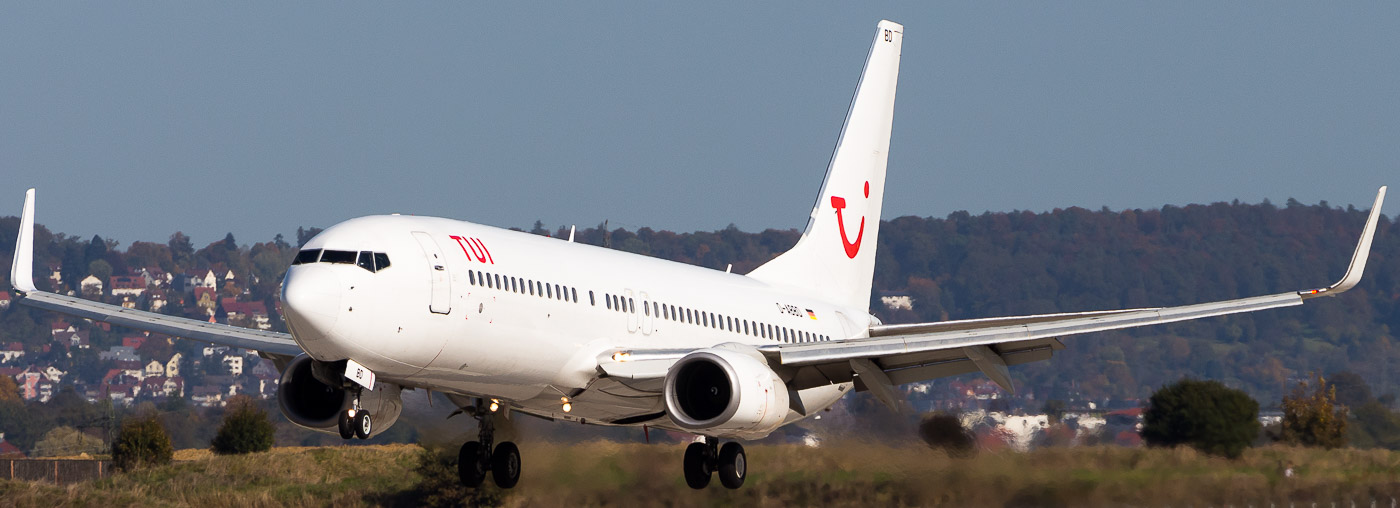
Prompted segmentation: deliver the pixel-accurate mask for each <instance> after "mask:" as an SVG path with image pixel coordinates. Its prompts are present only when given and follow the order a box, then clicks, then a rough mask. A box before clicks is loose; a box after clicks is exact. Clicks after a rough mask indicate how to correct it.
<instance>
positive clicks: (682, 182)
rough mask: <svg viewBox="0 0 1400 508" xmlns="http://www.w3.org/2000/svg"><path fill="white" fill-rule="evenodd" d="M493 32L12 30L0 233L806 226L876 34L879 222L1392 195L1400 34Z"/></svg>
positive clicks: (242, 22) (202, 26)
mask: <svg viewBox="0 0 1400 508" xmlns="http://www.w3.org/2000/svg"><path fill="white" fill-rule="evenodd" d="M500 3H502V4H505V3H506V2H500ZM495 4H496V3H481V4H476V3H446V2H419V3H411V4H400V3H385V2H370V3H363V2H336V3H331V2H304V3H284V2H273V3H265V2H247V3H235V4H206V3H171V2H160V3H144V2H120V3H119V2H90V3H80V2H30V3H18V2H11V3H7V4H5V5H4V6H3V7H0V182H2V183H0V214H4V215H9V214H16V213H17V212H18V211H19V207H20V202H21V200H22V196H23V189H25V188H27V187H31V186H35V187H38V188H39V201H38V205H39V212H38V215H39V217H38V219H39V222H41V223H43V224H46V225H48V226H50V227H51V228H52V229H55V230H57V231H61V232H66V233H69V234H77V235H84V236H86V235H91V234H94V233H96V234H102V235H104V236H105V237H113V238H116V239H118V240H121V241H122V242H123V244H124V245H125V244H129V243H130V242H131V241H133V240H148V241H150V240H154V241H164V240H165V239H167V238H168V237H169V235H170V233H172V232H174V231H176V230H182V231H184V232H186V233H187V234H190V235H191V236H192V237H193V238H194V240H195V243H196V244H197V245H203V244H206V243H209V242H212V241H215V240H218V239H220V238H222V237H223V235H224V233H225V232H230V231H231V232H233V233H234V235H235V236H236V237H237V238H238V239H239V240H240V242H243V243H248V242H252V241H261V240H266V239H270V238H271V237H272V236H273V235H274V234H277V233H284V234H287V235H288V236H291V234H292V232H294V231H295V229H296V227H297V226H301V225H305V226H327V225H330V224H333V223H335V222H338V221H340V220H344V219H348V218H351V217H355V216H360V215H368V214H375V213H389V212H402V213H414V214H420V215H438V216H448V217H455V218H461V219H466V220H472V221H476V222H481V223H486V224H492V225H498V226H523V227H528V226H529V225H530V224H532V223H533V222H534V221H535V220H536V219H542V220H544V221H545V223H546V224H549V225H551V226H558V225H565V224H574V223H576V224H579V225H580V226H591V225H595V224H598V223H600V222H602V221H603V220H604V219H610V220H611V221H612V224H614V225H622V226H626V227H637V226H652V227H656V228H666V229H672V230H680V231H693V230H713V229H719V228H723V227H725V226H726V225H728V224H730V223H734V224H736V225H738V226H739V227H740V228H742V229H744V230H748V231H756V230H761V229H764V228H770V227H776V228H795V227H800V226H801V225H802V224H804V223H805V219H806V214H807V212H808V211H809V209H810V207H811V203H812V199H813V196H814V195H815V194H816V192H817V190H818V187H819V186H820V178H821V176H822V173H823V171H824V170H825V165H826V162H827V159H828V157H829V156H830V151H831V147H832V144H833V143H834V142H835V139H836V136H837V134H838V132H839V129H840V122H841V120H842V119H843V117H844V115H845V108H846V106H847V104H848V102H849V100H850V94H851V92H852V90H853V89H854V86H855V82H856V79H857V75H858V73H859V71H860V67H861V64H862V61H863V59H864V57H865V52H866V49H867V46H868V44H869V41H870V38H871V37H872V35H873V33H874V27H875V23H876V22H877V21H878V20H880V19H882V18H888V19H892V20H894V21H897V22H900V23H903V24H904V25H905V34H906V35H905V41H904V52H903V62H902V68H901V75H900V87H899V95H898V99H897V103H896V113H895V127H894V139H893V142H892V145H891V148H890V169H889V171H890V175H889V182H890V189H889V191H888V193H887V197H886V201H885V211H884V213H885V217H886V218H892V217H896V216H900V215H920V216H929V215H933V216H944V215H946V214H948V213H950V212H952V211H956V210H969V211H971V212H973V213H980V212H982V211H986V210H992V211H1009V210H1018V209H1020V210H1033V211H1043V210H1050V209H1054V208H1064V207H1070V206H1082V207H1088V208H1093V209H1097V208H1099V207H1101V206H1108V207H1110V208H1113V209H1115V210H1116V209H1123V208H1152V207H1159V206H1161V205H1163V204H1186V203H1196V202H1213V201H1228V200H1232V199H1237V198H1238V199H1240V200H1243V201H1247V202H1258V201H1261V200H1263V199H1266V198H1267V199H1270V200H1273V201H1274V202H1279V203H1281V202H1282V201H1283V200H1285V199H1287V198H1289V197H1293V198H1297V199H1299V200H1300V201H1303V202H1306V203H1316V202H1318V201H1320V200H1327V201H1328V202H1330V203H1332V204H1334V205H1344V204H1351V203H1354V204H1357V205H1359V206H1360V207H1363V208H1364V207H1366V206H1368V203H1369V202H1370V199H1371V198H1372V197H1373V193H1374V191H1375V188H1376V187H1378V186H1379V185H1382V184H1400V178H1397V176H1400V32H1397V31H1396V30H1395V29H1394V27H1395V26H1397V24H1400V4H1396V3H1380V2H1377V3H1365V4H1361V3H1317V2H1269V3H1246V2H1172V3H1144V2H1074V3H1070V4H1059V3H1048V2H1037V3H1027V2H1015V3H1011V2H975V3H974V2H966V3H952V4H942V3H922V2H921V3H917V4H913V3H911V4H888V3H877V2H871V3H866V2H842V3H826V4H821V3H815V4H814V3H799V4H792V3H781V4H780V3H776V2H774V3H754V4H757V5H753V4H750V3H738V2H735V3H725V4H717V5H709V4H701V3H697V4H678V5H673V4H672V3H670V2H658V3H636V4H633V3H612V2H569V3H559V4H535V3H530V4H529V7H530V8H527V7H525V6H517V5H515V4H514V3H510V5H495ZM5 203H8V204H5ZM6 207H8V208H6ZM1392 215H1393V214H1392Z"/></svg>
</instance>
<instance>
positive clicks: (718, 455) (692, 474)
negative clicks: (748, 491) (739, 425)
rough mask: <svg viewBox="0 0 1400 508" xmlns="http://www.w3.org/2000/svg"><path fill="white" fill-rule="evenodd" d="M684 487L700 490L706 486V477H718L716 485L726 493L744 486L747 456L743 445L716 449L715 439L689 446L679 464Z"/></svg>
mask: <svg viewBox="0 0 1400 508" xmlns="http://www.w3.org/2000/svg"><path fill="white" fill-rule="evenodd" d="M682 469H683V470H684V471H685V483H686V485H689V486H690V488H692V489H696V490H700V489H703V488H705V487H707V486H709V485H710V477H711V476H712V475H713V474H714V473H719V482H720V484H722V485H724V487H725V488H728V489H737V488H739V487H742V486H744V478H746V477H747V476H748V456H747V454H745V453H744V445H741V444H739V443H735V442H729V443H725V444H724V446H723V447H720V446H719V439H716V438H713V437H706V438H705V442H703V443H701V442H695V443H690V446H687V447H686V448H685V459H684V461H683V462H682Z"/></svg>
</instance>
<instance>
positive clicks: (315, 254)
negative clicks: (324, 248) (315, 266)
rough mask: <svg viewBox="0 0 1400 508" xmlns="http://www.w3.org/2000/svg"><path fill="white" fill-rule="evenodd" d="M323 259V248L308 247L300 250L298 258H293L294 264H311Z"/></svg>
mask: <svg viewBox="0 0 1400 508" xmlns="http://www.w3.org/2000/svg"><path fill="white" fill-rule="evenodd" d="M319 259H321V249H306V250H304V251H301V252H298V253H297V257H296V259H294V260H292V264H294V265H309V264H311V263H315V262H316V261H317V260H319Z"/></svg>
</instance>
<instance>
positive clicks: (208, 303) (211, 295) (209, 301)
mask: <svg viewBox="0 0 1400 508" xmlns="http://www.w3.org/2000/svg"><path fill="white" fill-rule="evenodd" d="M194 305H195V307H198V308H199V310H200V311H202V312H204V314H205V315H207V316H213V315H214V309H216V308H217V307H218V306H219V293H218V291H216V290H215V289H214V288H204V287H201V288H195V289H194Z"/></svg>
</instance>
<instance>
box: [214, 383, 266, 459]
mask: <svg viewBox="0 0 1400 508" xmlns="http://www.w3.org/2000/svg"><path fill="white" fill-rule="evenodd" d="M274 432H275V429H274V428H273V427H272V422H271V421H268V419H267V412H266V411H263V410H262V408H259V407H258V406H257V404H255V403H254V402H253V400H252V399H250V398H248V397H245V396H238V397H234V398H232V399H230V400H229V404H228V412H227V413H225V414H224V423H223V425H220V426H219V433H218V434H216V435H215V436H214V440H213V441H212V442H210V445H212V447H213V449H214V453H217V454H220V455H231V454H236V453H254V452H265V451H268V450H270V449H272V437H273V433H274Z"/></svg>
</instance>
